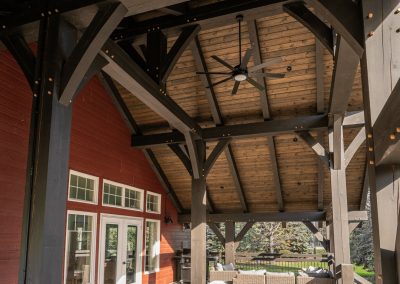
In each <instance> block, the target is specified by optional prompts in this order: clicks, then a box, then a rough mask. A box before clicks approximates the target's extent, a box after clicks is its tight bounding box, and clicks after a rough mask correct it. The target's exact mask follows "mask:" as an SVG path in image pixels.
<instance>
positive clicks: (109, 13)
mask: <svg viewBox="0 0 400 284" xmlns="http://www.w3.org/2000/svg"><path fill="white" fill-rule="evenodd" d="M127 12H128V10H127V9H126V7H125V6H124V5H123V4H122V3H120V2H114V3H111V4H109V5H107V6H104V7H103V8H101V9H100V10H99V11H98V12H97V13H96V15H95V17H94V18H93V20H92V21H91V23H90V24H89V26H88V27H87V28H86V30H85V32H84V33H83V35H82V37H81V38H80V40H79V42H78V43H77V45H76V47H75V48H74V50H73V51H72V54H71V55H70V56H69V58H68V59H67V60H66V62H65V64H64V67H63V72H62V75H61V86H60V97H59V100H60V103H62V104H63V105H68V104H70V103H71V102H72V99H73V97H74V95H75V94H76V92H77V90H78V87H79V86H80V84H81V81H82V77H83V76H84V75H85V74H86V73H87V71H88V70H89V68H90V66H91V65H92V62H93V61H94V59H95V58H96V56H97V54H98V53H99V51H100V49H101V47H102V46H103V44H104V43H105V42H106V40H107V39H108V37H109V36H110V35H111V33H112V31H113V30H114V29H115V28H116V26H117V25H118V24H119V22H120V21H121V20H122V18H123V17H124V16H125V14H126V13H127Z"/></svg>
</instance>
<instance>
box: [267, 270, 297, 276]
mask: <svg viewBox="0 0 400 284" xmlns="http://www.w3.org/2000/svg"><path fill="white" fill-rule="evenodd" d="M266 274H267V275H269V276H294V273H293V272H268V271H267V273H266Z"/></svg>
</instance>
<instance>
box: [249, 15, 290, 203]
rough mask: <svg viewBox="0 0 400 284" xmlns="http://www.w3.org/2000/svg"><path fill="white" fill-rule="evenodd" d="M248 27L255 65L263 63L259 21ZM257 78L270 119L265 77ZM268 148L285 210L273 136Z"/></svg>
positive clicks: (276, 190)
mask: <svg viewBox="0 0 400 284" xmlns="http://www.w3.org/2000/svg"><path fill="white" fill-rule="evenodd" d="M247 27H248V30H249V36H250V42H251V44H252V46H253V59H254V64H255V65H259V64H262V59H261V51H260V42H259V37H258V30H257V22H256V21H255V20H253V21H248V22H247ZM256 80H257V82H258V83H259V84H260V85H261V86H264V90H262V91H261V90H260V99H261V108H262V113H263V118H264V120H269V119H271V114H270V110H269V103H268V93H267V90H268V89H267V84H266V83H265V80H264V78H261V77H258V78H257V79H256ZM268 150H269V157H270V161H271V167H272V173H273V175H274V185H275V192H276V199H277V202H278V209H279V211H283V210H284V209H285V206H284V202H283V193H282V186H281V178H280V175H279V166H278V159H277V157H276V150H275V141H274V137H273V136H271V137H268Z"/></svg>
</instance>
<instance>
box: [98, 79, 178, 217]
mask: <svg viewBox="0 0 400 284" xmlns="http://www.w3.org/2000/svg"><path fill="white" fill-rule="evenodd" d="M98 76H99V79H100V81H101V82H102V84H103V86H104V88H105V89H106V90H107V92H108V94H109V95H110V96H111V98H112V99H113V102H114V104H115V106H116V107H117V109H118V110H119V112H120V114H121V116H122V117H123V119H124V121H125V122H126V124H127V126H128V128H129V129H130V130H131V132H132V133H140V129H139V127H138V125H137V123H136V121H135V119H134V118H133V116H132V114H131V113H130V111H129V109H128V107H127V106H126V104H125V102H124V100H123V99H122V97H121V95H120V93H119V91H118V89H117V87H116V86H115V85H114V82H113V80H112V79H111V77H110V76H108V75H107V74H106V73H104V72H101V73H99V75H98ZM143 153H144V155H145V157H146V159H147V161H148V162H149V164H150V166H151V168H152V169H153V171H154V173H155V174H156V176H157V178H158V180H159V182H160V183H161V185H162V186H163V187H164V190H165V191H166V192H167V195H168V196H169V198H170V199H171V201H172V203H173V204H174V206H175V208H176V210H177V211H178V212H181V213H182V212H183V211H184V210H183V207H182V205H181V203H180V201H179V199H178V197H177V196H176V194H175V191H174V190H173V188H172V185H171V183H170V182H169V181H168V178H167V176H166V175H165V173H164V171H163V170H162V168H161V166H160V164H159V162H158V161H157V159H156V157H155V155H154V153H153V151H152V150H151V149H143Z"/></svg>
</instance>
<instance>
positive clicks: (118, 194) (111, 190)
mask: <svg viewBox="0 0 400 284" xmlns="http://www.w3.org/2000/svg"><path fill="white" fill-rule="evenodd" d="M103 203H104V204H109V205H113V206H122V187H120V186H115V185H112V184H107V183H104V190H103Z"/></svg>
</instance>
